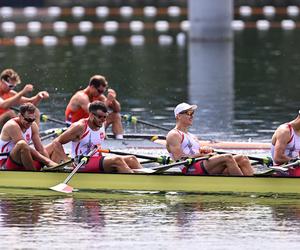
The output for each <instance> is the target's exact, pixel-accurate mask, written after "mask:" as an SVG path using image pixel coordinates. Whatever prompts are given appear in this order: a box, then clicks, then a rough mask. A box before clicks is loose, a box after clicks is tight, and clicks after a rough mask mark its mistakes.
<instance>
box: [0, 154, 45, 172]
mask: <svg viewBox="0 0 300 250" xmlns="http://www.w3.org/2000/svg"><path fill="white" fill-rule="evenodd" d="M33 166H34V169H35V170H36V171H40V170H41V168H42V166H43V164H42V163H40V162H38V161H33ZM2 168H3V169H5V170H18V171H24V170H27V169H26V168H25V167H24V166H23V165H22V164H19V163H17V162H15V161H14V160H13V159H12V158H11V157H10V156H9V157H8V158H7V159H6V160H5V161H4V163H3V165H2Z"/></svg>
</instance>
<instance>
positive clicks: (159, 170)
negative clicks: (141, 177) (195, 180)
mask: <svg viewBox="0 0 300 250" xmlns="http://www.w3.org/2000/svg"><path fill="white" fill-rule="evenodd" d="M210 157H211V156H205V157H198V158H194V159H193V158H188V159H186V160H184V161H179V162H175V163H172V164H168V165H164V166H160V167H154V168H152V170H154V172H153V173H152V174H159V173H162V172H164V171H166V170H168V169H170V168H172V167H176V166H180V165H191V164H193V163H194V162H197V161H203V160H208V159H209V158H210Z"/></svg>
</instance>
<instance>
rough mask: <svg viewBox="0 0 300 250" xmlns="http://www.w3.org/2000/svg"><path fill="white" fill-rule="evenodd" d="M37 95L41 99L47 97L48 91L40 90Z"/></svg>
mask: <svg viewBox="0 0 300 250" xmlns="http://www.w3.org/2000/svg"><path fill="white" fill-rule="evenodd" d="M38 96H39V97H40V98H41V99H45V98H49V93H48V92H47V91H40V92H39V93H38Z"/></svg>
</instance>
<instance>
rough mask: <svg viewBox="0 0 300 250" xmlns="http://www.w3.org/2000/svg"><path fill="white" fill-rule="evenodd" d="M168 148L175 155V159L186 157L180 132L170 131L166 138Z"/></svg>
mask: <svg viewBox="0 0 300 250" xmlns="http://www.w3.org/2000/svg"><path fill="white" fill-rule="evenodd" d="M166 142H167V145H166V146H167V150H168V152H169V153H170V154H172V155H173V158H174V160H176V161H177V160H180V159H181V158H182V157H184V156H185V155H184V153H183V152H182V150H181V136H180V135H179V134H178V133H172V132H170V133H169V134H168V135H167V138H166Z"/></svg>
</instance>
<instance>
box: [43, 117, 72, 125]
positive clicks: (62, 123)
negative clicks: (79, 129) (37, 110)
mask: <svg viewBox="0 0 300 250" xmlns="http://www.w3.org/2000/svg"><path fill="white" fill-rule="evenodd" d="M41 121H43V122H46V121H51V122H55V123H58V124H61V125H65V126H66V125H68V124H67V123H66V122H64V121H61V120H58V119H55V118H51V117H48V116H47V115H44V114H41Z"/></svg>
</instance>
